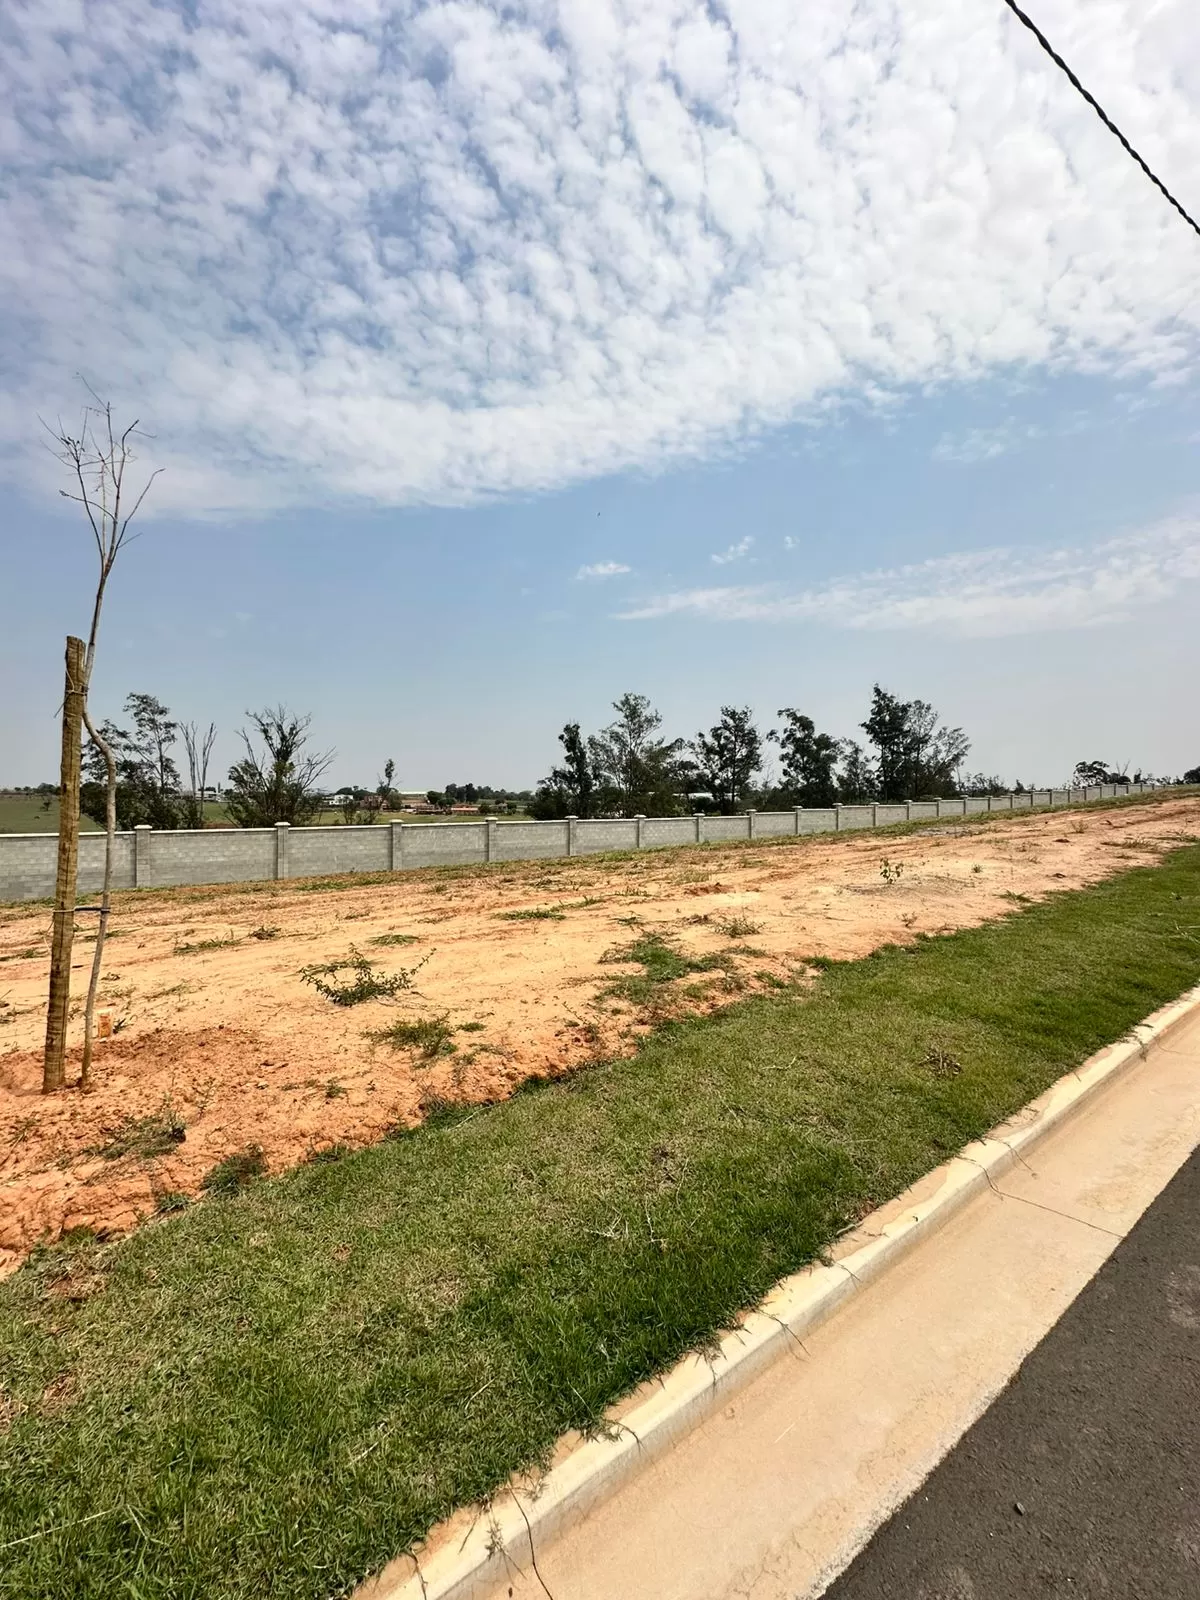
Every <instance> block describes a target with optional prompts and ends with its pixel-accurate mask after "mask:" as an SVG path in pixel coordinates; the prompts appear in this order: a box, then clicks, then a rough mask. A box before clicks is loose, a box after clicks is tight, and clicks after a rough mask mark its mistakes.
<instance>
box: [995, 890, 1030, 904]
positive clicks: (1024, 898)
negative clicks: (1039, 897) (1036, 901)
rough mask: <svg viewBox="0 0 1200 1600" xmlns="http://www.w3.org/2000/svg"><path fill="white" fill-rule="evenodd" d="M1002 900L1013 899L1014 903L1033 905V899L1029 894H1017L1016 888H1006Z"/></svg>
mask: <svg viewBox="0 0 1200 1600" xmlns="http://www.w3.org/2000/svg"><path fill="white" fill-rule="evenodd" d="M1000 898H1001V900H1011V901H1012V902H1013V904H1014V905H1018V906H1031V905H1032V904H1033V901H1032V900H1031V899H1030V898H1029V896H1028V895H1027V894H1017V892H1016V891H1015V890H1014V889H1006V890H1005V891H1004V893H1003V894H1002V895H1001V896H1000Z"/></svg>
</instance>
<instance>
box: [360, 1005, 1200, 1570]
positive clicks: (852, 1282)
mask: <svg viewBox="0 0 1200 1600" xmlns="http://www.w3.org/2000/svg"><path fill="white" fill-rule="evenodd" d="M1197 1010H1200V987H1198V988H1196V989H1193V990H1191V991H1189V993H1187V994H1186V995H1184V996H1183V997H1182V998H1181V999H1179V1000H1176V1001H1174V1002H1172V1004H1170V1005H1168V1006H1164V1007H1163V1008H1162V1009H1161V1010H1159V1011H1156V1012H1154V1013H1153V1015H1152V1016H1150V1017H1148V1018H1147V1019H1146V1020H1145V1021H1144V1022H1139V1023H1137V1024H1135V1026H1134V1027H1133V1028H1132V1029H1131V1030H1130V1033H1129V1034H1128V1035H1127V1036H1126V1037H1125V1038H1124V1039H1122V1040H1120V1041H1118V1043H1116V1044H1112V1045H1107V1046H1106V1047H1105V1048H1104V1049H1103V1050H1100V1051H1098V1052H1097V1054H1096V1055H1094V1056H1092V1057H1090V1058H1089V1060H1087V1061H1085V1062H1084V1063H1083V1065H1082V1066H1081V1067H1079V1068H1077V1069H1076V1070H1075V1071H1073V1072H1069V1073H1067V1074H1066V1076H1065V1077H1062V1078H1060V1079H1059V1080H1058V1082H1057V1083H1055V1084H1053V1085H1052V1086H1051V1087H1050V1088H1049V1089H1047V1090H1046V1091H1045V1093H1044V1094H1042V1095H1040V1096H1039V1097H1038V1098H1037V1099H1036V1100H1034V1101H1031V1102H1030V1104H1029V1105H1027V1106H1025V1107H1024V1108H1023V1109H1022V1110H1021V1111H1019V1112H1017V1113H1016V1115H1015V1116H1013V1117H1011V1118H1009V1119H1008V1121H1006V1122H1003V1123H1001V1124H1000V1125H999V1126H998V1127H996V1128H994V1129H993V1130H992V1131H991V1133H989V1134H988V1135H986V1136H985V1137H984V1138H982V1139H979V1140H976V1141H975V1142H974V1143H973V1144H969V1145H967V1146H966V1147H965V1149H963V1150H961V1151H960V1152H959V1154H958V1155H957V1156H954V1157H952V1158H951V1160H950V1161H948V1162H946V1163H945V1164H944V1165H943V1166H941V1167H938V1168H936V1169H935V1170H934V1171H933V1172H931V1173H929V1174H927V1175H926V1177H925V1178H923V1179H921V1180H920V1182H919V1183H917V1184H915V1185H914V1186H913V1187H912V1188H911V1189H909V1190H907V1191H906V1192H905V1193H904V1194H902V1195H900V1196H898V1197H897V1199H895V1200H893V1201H891V1202H890V1203H889V1204H888V1205H886V1206H883V1207H881V1208H880V1210H878V1211H876V1212H874V1213H872V1215H871V1216H869V1217H867V1218H866V1219H864V1221H863V1222H862V1223H860V1224H859V1226H858V1227H856V1228H855V1229H854V1230H853V1232H852V1233H850V1234H848V1235H847V1236H846V1237H845V1238H843V1239H842V1240H841V1241H840V1242H839V1245H838V1246H837V1248H836V1250H835V1252H834V1255H835V1259H834V1260H833V1262H832V1264H831V1265H828V1266H812V1267H807V1268H805V1269H803V1270H802V1271H800V1272H798V1273H795V1274H794V1275H793V1276H792V1277H790V1278H786V1279H784V1281H783V1282H782V1283H780V1284H778V1285H777V1286H776V1288H775V1289H773V1290H772V1291H771V1293H770V1294H769V1295H768V1296H767V1298H766V1299H765V1300H764V1301H763V1303H762V1305H761V1307H760V1308H759V1309H758V1310H757V1311H753V1312H750V1313H749V1314H748V1315H747V1316H746V1317H745V1319H744V1321H743V1322H742V1324H741V1326H740V1327H739V1328H738V1329H737V1331H736V1332H734V1333H730V1334H727V1335H725V1337H724V1338H722V1340H721V1341H720V1345H719V1348H718V1351H717V1353H716V1354H715V1355H714V1356H713V1357H712V1358H711V1359H708V1358H705V1357H701V1356H687V1357H685V1358H684V1359H683V1360H682V1361H680V1362H679V1363H678V1364H677V1365H676V1366H675V1367H674V1368H673V1369H672V1370H671V1371H670V1372H668V1373H667V1374H666V1375H665V1376H664V1377H663V1378H662V1379H661V1380H659V1381H658V1383H657V1384H655V1385H654V1386H653V1388H652V1390H651V1392H650V1394H649V1395H648V1397H646V1398H644V1399H642V1400H640V1401H636V1402H635V1404H634V1405H633V1406H632V1408H631V1409H629V1410H627V1411H625V1412H624V1414H623V1415H622V1416H621V1417H620V1421H619V1424H617V1427H618V1432H617V1436H616V1437H614V1438H608V1439H596V1440H590V1441H588V1442H586V1443H584V1444H581V1445H580V1446H579V1447H578V1448H577V1449H576V1450H574V1451H573V1452H572V1453H571V1454H570V1455H568V1456H567V1457H566V1459H565V1460H563V1461H562V1462H560V1463H559V1465H557V1466H555V1467H553V1468H552V1470H551V1471H550V1472H549V1473H548V1474H547V1475H546V1477H545V1478H544V1479H543V1480H542V1481H541V1482H540V1483H539V1484H538V1485H537V1486H536V1488H534V1489H531V1490H525V1489H519V1488H514V1487H510V1488H509V1489H507V1490H505V1491H502V1492H501V1494H500V1495H498V1497H497V1500H496V1501H495V1502H494V1503H493V1505H492V1506H491V1507H490V1508H489V1509H488V1510H486V1511H483V1510H479V1511H477V1512H476V1514H475V1518H474V1521H473V1522H472V1523H471V1524H470V1525H469V1526H468V1527H467V1528H466V1531H465V1534H464V1535H463V1536H462V1537H461V1538H460V1539H454V1538H446V1539H445V1540H444V1542H441V1543H439V1545H438V1546H437V1548H435V1549H433V1550H430V1551H429V1552H428V1553H427V1554H426V1553H420V1554H418V1555H417V1556H416V1557H413V1556H404V1557H401V1558H400V1560H399V1561H397V1562H393V1563H392V1564H391V1565H390V1566H389V1567H388V1568H387V1569H385V1571H384V1572H382V1573H380V1574H379V1575H378V1576H377V1577H376V1578H374V1579H372V1580H371V1581H370V1582H369V1583H368V1584H366V1585H364V1587H363V1588H362V1589H360V1590H359V1591H358V1594H359V1600H368V1597H369V1600H482V1597H483V1596H485V1595H486V1594H487V1593H488V1592H489V1591H490V1590H491V1589H492V1588H493V1587H494V1586H495V1585H497V1584H498V1583H500V1582H501V1581H502V1580H503V1578H504V1577H505V1575H506V1573H507V1572H509V1571H510V1570H511V1568H512V1567H513V1566H516V1567H518V1568H524V1567H526V1566H527V1565H528V1564H529V1562H530V1560H531V1558H532V1552H533V1549H534V1546H535V1541H536V1543H539V1544H542V1543H545V1542H547V1541H549V1540H551V1539H553V1538H554V1537H555V1536H556V1535H557V1534H558V1533H560V1532H562V1531H563V1530H564V1529H565V1528H566V1527H568V1526H571V1525H572V1524H574V1523H576V1522H579V1521H581V1520H582V1519H583V1518H584V1517H585V1516H586V1515H587V1514H588V1512H589V1511H591V1510H592V1509H593V1508H594V1507H595V1506H596V1505H597V1504H598V1503H599V1502H601V1501H602V1500H604V1499H606V1498H607V1497H608V1496H609V1495H611V1494H613V1493H615V1492H616V1491H617V1489H619V1488H620V1487H621V1485H622V1484H624V1483H625V1482H627V1481H628V1480H629V1479H630V1478H631V1477H632V1476H633V1475H634V1474H635V1473H637V1472H638V1471H640V1470H641V1469H642V1468H643V1467H644V1466H646V1465H647V1464H648V1463H649V1462H651V1461H653V1460H654V1459H655V1458H656V1457H658V1456H660V1455H661V1454H663V1452H664V1451H666V1450H667V1449H668V1448H669V1447H670V1446H671V1445H672V1444H673V1443H674V1442H675V1440H677V1439H678V1438H680V1437H681V1436H682V1435H683V1434H685V1433H687V1432H688V1431H689V1430H690V1429H692V1428H693V1427H695V1426H696V1424H697V1423H699V1422H700V1421H701V1420H702V1419H704V1418H705V1417H707V1416H710V1415H712V1413H713V1412H715V1411H717V1410H718V1409H719V1408H720V1407H721V1406H723V1405H724V1404H726V1402H727V1401H728V1399H729V1397H730V1395H731V1394H732V1393H734V1392H735V1391H736V1390H737V1389H739V1388H740V1387H741V1386H742V1385H743V1384H746V1383H748V1382H749V1381H750V1380H751V1379H752V1378H754V1377H755V1376H757V1374H758V1373H759V1372H761V1371H762V1370H763V1368H764V1367H766V1366H769V1365H770V1363H771V1362H772V1361H774V1360H776V1359H777V1358H778V1357H779V1356H780V1355H781V1354H782V1353H783V1351H784V1350H785V1348H786V1347H787V1346H788V1345H789V1344H790V1343H792V1342H794V1341H795V1340H797V1339H799V1338H800V1337H801V1336H802V1335H803V1334H804V1333H805V1331H806V1330H808V1329H811V1328H814V1327H816V1326H817V1325H818V1324H819V1323H821V1322H823V1321H824V1320H825V1319H826V1318H827V1317H829V1316H830V1315H831V1314H832V1313H833V1312H834V1311H835V1310H836V1309H837V1307H838V1306H839V1305H841V1304H842V1303H843V1301H845V1300H847V1299H848V1298H849V1297H850V1296H851V1295H853V1294H855V1293H856V1292H857V1291H858V1290H859V1289H861V1288H862V1287H863V1286H864V1285H865V1284H867V1283H869V1282H870V1281H871V1280H872V1279H873V1278H875V1277H876V1276H878V1275H879V1274H880V1273H881V1272H883V1271H884V1269H885V1268H887V1267H888V1266H890V1265H891V1263H892V1262H894V1261H896V1260H897V1259H899V1258H900V1257H901V1256H902V1255H903V1254H904V1253H905V1252H906V1251H908V1250H909V1249H911V1248H912V1246H914V1245H915V1244H917V1243H919V1242H920V1241H921V1240H922V1239H924V1238H926V1237H927V1236H928V1235H930V1234H931V1233H933V1232H935V1231H936V1230H937V1229H938V1228H940V1227H942V1226H943V1225H944V1224H945V1223H946V1222H947V1221H949V1219H950V1218H951V1217H952V1216H954V1214H955V1213H956V1212H957V1211H958V1210H959V1209H960V1207H961V1206H963V1205H964V1204H965V1203H966V1202H967V1201H968V1200H969V1199H971V1198H972V1196H974V1195H975V1194H977V1193H978V1192H979V1191H980V1190H981V1189H982V1188H983V1187H984V1186H985V1185H987V1184H990V1183H991V1182H992V1181H993V1180H994V1179H995V1178H996V1177H998V1176H1000V1175H1001V1174H1003V1173H1004V1172H1006V1171H1007V1170H1008V1168H1010V1167H1011V1166H1013V1165H1014V1164H1015V1163H1016V1162H1018V1161H1020V1160H1022V1159H1023V1157H1024V1155H1025V1153H1026V1152H1027V1151H1029V1150H1030V1149H1031V1148H1032V1147H1033V1146H1034V1145H1036V1144H1037V1142H1038V1141H1039V1140H1040V1139H1041V1138H1043V1137H1044V1135H1046V1134H1047V1133H1049V1132H1050V1131H1051V1130H1052V1129H1054V1128H1056V1127H1058V1126H1059V1124H1061V1123H1062V1122H1063V1121H1065V1120H1066V1119H1067V1118H1068V1117H1070V1116H1071V1115H1072V1114H1073V1113H1074V1112H1076V1111H1077V1110H1079V1109H1080V1108H1081V1107H1082V1106H1084V1105H1086V1104H1087V1103H1088V1102H1089V1101H1090V1100H1091V1099H1092V1097H1093V1096H1094V1095H1095V1094H1096V1093H1097V1092H1098V1091H1099V1090H1101V1089H1103V1088H1104V1087H1105V1086H1106V1085H1107V1084H1109V1083H1112V1082H1113V1081H1114V1080H1115V1079H1117V1078H1118V1077H1120V1076H1121V1074H1122V1073H1124V1072H1125V1070H1126V1069H1127V1068H1129V1067H1131V1066H1133V1065H1135V1064H1136V1063H1137V1062H1139V1061H1141V1060H1143V1059H1144V1058H1145V1056H1146V1054H1147V1052H1148V1051H1149V1049H1150V1047H1151V1046H1152V1045H1158V1044H1161V1043H1162V1042H1163V1040H1164V1039H1165V1038H1166V1037H1167V1036H1168V1035H1169V1034H1170V1033H1171V1032H1173V1031H1174V1029H1175V1028H1177V1027H1178V1026H1180V1024H1182V1023H1183V1022H1185V1021H1187V1020H1188V1019H1189V1018H1190V1017H1191V1016H1192V1015H1193V1013H1195V1012H1196V1011H1197ZM455 1520H456V1521H458V1520H459V1519H457V1518H456V1519H455ZM446 1532H447V1533H448V1532H449V1529H447V1530H446Z"/></svg>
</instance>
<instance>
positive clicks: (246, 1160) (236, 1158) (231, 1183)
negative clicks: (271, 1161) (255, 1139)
mask: <svg viewBox="0 0 1200 1600" xmlns="http://www.w3.org/2000/svg"><path fill="white" fill-rule="evenodd" d="M266 1170H267V1161H266V1157H265V1156H264V1155H263V1148H262V1145H260V1144H248V1145H247V1146H246V1147H245V1149H243V1150H235V1151H234V1152H233V1154H232V1155H228V1156H226V1157H225V1159H224V1161H218V1162H217V1164H216V1166H215V1167H212V1168H210V1169H209V1171H208V1172H206V1173H205V1175H204V1177H203V1178H202V1179H201V1180H200V1187H201V1188H202V1189H206V1190H207V1191H208V1193H209V1194H215V1195H234V1194H240V1193H241V1191H242V1190H243V1189H245V1188H246V1187H248V1185H250V1184H251V1183H253V1182H254V1180H255V1179H256V1178H261V1177H262V1176H263V1174H264V1173H265V1172H266Z"/></svg>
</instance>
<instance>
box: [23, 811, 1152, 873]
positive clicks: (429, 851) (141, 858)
mask: <svg viewBox="0 0 1200 1600" xmlns="http://www.w3.org/2000/svg"><path fill="white" fill-rule="evenodd" d="M1146 787H1147V786H1146V785H1145V784H1143V783H1132V784H1125V785H1118V784H1104V785H1103V786H1102V787H1099V786H1097V787H1094V788H1090V789H1053V790H1050V789H1039V790H1038V791H1037V792H1036V793H1034V794H1029V793H1025V794H1018V795H993V796H991V797H976V798H968V799H965V800H963V799H960V800H912V801H906V802H903V803H901V804H899V805H884V804H882V803H881V804H879V805H861V806H831V807H828V808H826V809H823V810H820V809H813V810H803V809H799V808H797V809H796V810H794V811H752V812H749V813H743V814H742V815H740V816H736V817H637V818H633V817H630V818H605V819H597V820H592V821H576V820H574V819H569V820H567V821H564V822H498V821H496V820H494V819H489V820H487V821H479V822H445V823H412V822H409V823H401V822H393V823H382V824H376V825H374V826H371V827H362V828H288V827H285V826H282V825H281V826H280V827H277V828H244V829H243V828H205V829H202V830H198V831H179V832H174V831H164V832H161V833H159V832H154V831H152V830H151V829H150V828H135V829H134V830H133V832H132V833H120V834H118V835H117V839H116V862H115V873H114V879H113V883H114V887H115V888H118V889H132V888H141V889H151V888H169V887H171V886H174V885H179V884H194V883H256V882H261V881H263V880H265V879H272V878H316V877H325V876H328V875H330V874H333V873H345V872H387V871H395V872H400V871H405V870H407V869H410V868H413V867H437V866H472V865H474V864H476V863H479V862H485V861H533V860H538V859H546V860H548V859H551V858H557V857H562V856H573V855H580V856H583V855H594V854H596V853H597V852H599V851H603V850H638V849H641V850H655V849H662V848H664V847H667V846H671V845H682V844H702V843H709V844H718V843H721V842H723V841H727V840H736V839H774V838H779V837H782V836H784V835H789V834H792V835H794V834H810V833H830V832H834V831H842V830H846V829H851V828H871V827H880V828H882V827H885V826H887V825H888V824H889V823H896V822H904V821H906V820H909V819H911V820H914V821H915V820H917V819H918V818H926V817H961V816H967V815H973V814H975V813H977V812H982V811H1011V810H1017V809H1019V808H1022V807H1024V808H1028V807H1030V806H1033V805H1039V806H1050V805H1054V806H1067V805H1084V804H1086V803H1088V802H1090V801H1093V800H1100V799H1107V798H1109V797H1110V796H1112V795H1116V794H1140V793H1142V792H1143V791H1144V790H1145V789H1146ZM57 848H58V841H57V838H56V836H55V835H54V834H52V833H7V834H0V901H5V902H12V901H20V900H48V899H50V898H51V896H52V895H53V893H54V866H55V853H56V851H57ZM103 871H104V837H103V835H102V834H98V833H84V834H81V835H80V837H79V892H80V895H81V896H83V897H89V896H92V895H94V894H96V893H97V892H98V891H99V889H100V885H101V881H102V875H103Z"/></svg>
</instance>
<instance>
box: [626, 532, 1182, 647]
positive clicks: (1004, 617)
mask: <svg viewBox="0 0 1200 1600" xmlns="http://www.w3.org/2000/svg"><path fill="white" fill-rule="evenodd" d="M1197 579H1200V516H1180V517H1175V518H1171V519H1169V520H1167V521H1164V522H1161V523H1157V524H1155V525H1154V526H1152V527H1150V528H1147V529H1144V530H1142V531H1140V532H1138V533H1134V534H1129V535H1126V536H1124V537H1122V538H1119V539H1109V540H1107V541H1106V542H1105V543H1103V544H1099V545H1095V546H1093V547H1091V548H1090V549H1061V550H1051V551H1030V550H1022V549H1016V548H1000V549H993V550H981V551H972V552H969V553H965V554H961V555H949V556H941V557H938V558H936V559H934V560H931V561H922V562H919V563H916V564H914V565H912V566H907V567H897V568H894V569H893V570H890V571H878V572H867V573H860V574H857V575H854V576H850V577H846V578H841V579H837V580H835V581H834V582H833V583H829V584H826V585H825V586H823V587H822V588H817V589H805V590H801V591H799V592H789V591H788V590H786V589H783V588H781V587H780V586H778V585H771V584H757V585H742V586H740V587H722V588H704V589H686V590H681V591H676V592H674V593H670V594H665V595H660V596H658V597H656V598H653V599H651V600H649V601H647V602H645V603H644V604H642V605H639V606H635V607H633V608H631V609H630V610H628V611H626V612H624V613H622V616H623V617H624V618H625V619H626V620H629V621H641V620H647V619H652V618H658V617H668V616H681V615H682V616H693V617H699V618H703V619H705V620H708V621H713V622H747V621H750V622H797V621H813V622H820V623H826V624H828V625H830V626H832V627H839V628H862V629H872V630H884V629H900V630H912V629H922V630H926V631H929V632H933V633H943V634H955V635H961V636H966V637H973V638H999V637H1003V636H1004V635H1008V634H1021V633H1037V632H1043V631H1045V630H1048V629H1064V628H1086V627H1095V626H1098V625H1100V624H1103V623H1112V622H1121V621H1124V620H1126V619H1127V618H1129V617H1130V616H1132V615H1133V613H1134V612H1135V611H1137V610H1138V609H1139V608H1140V607H1144V606H1148V605H1152V604H1154V603H1155V602H1156V601H1160V600H1166V599H1169V598H1170V597H1171V596H1172V595H1173V594H1175V593H1176V592H1177V591H1178V590H1179V589H1180V587H1181V586H1182V585H1183V584H1185V583H1189V582H1194V581H1196V580H1197Z"/></svg>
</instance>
